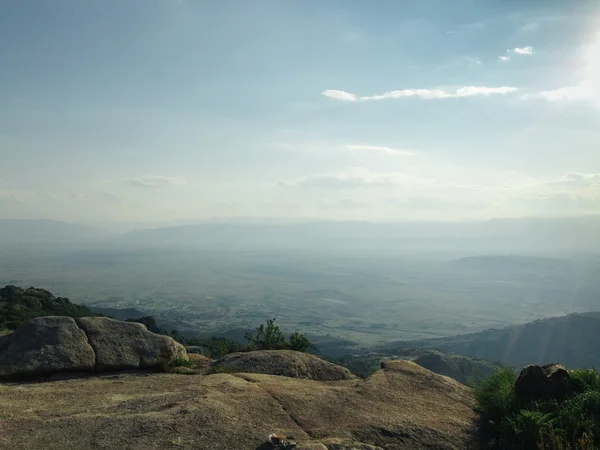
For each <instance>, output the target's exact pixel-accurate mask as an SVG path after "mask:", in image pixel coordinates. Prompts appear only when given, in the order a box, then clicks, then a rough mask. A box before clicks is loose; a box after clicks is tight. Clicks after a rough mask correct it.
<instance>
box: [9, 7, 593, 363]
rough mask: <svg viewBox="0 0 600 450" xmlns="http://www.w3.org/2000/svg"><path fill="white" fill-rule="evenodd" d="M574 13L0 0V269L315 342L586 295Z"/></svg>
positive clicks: (451, 323)
mask: <svg viewBox="0 0 600 450" xmlns="http://www.w3.org/2000/svg"><path fill="white" fill-rule="evenodd" d="M598 30H600V9H599V8H598V2H596V1H584V0H578V1H571V2H565V1H562V0H561V1H558V0H543V1H542V0H530V1H526V2H523V1H522V2H517V1H508V0H480V1H473V0H469V1H467V0H455V1H449V0H426V1H425V0H423V1H416V0H415V1H399V0H389V1H385V0H380V1H377V2H366V1H358V0H356V1H354V0H331V1H326V2H323V1H316V0H315V1H313V0H303V1H281V0H252V1H250V0H228V1H200V0H198V1H195V0H118V1H117V0H102V1H95V2H91V1H75V0H52V1H50V0H39V1H36V2H33V1H9V0H4V1H0V105H1V106H0V286H3V285H8V284H12V285H18V286H22V287H29V286H36V287H39V288H44V289H48V290H50V291H51V292H52V293H54V294H55V295H61V296H67V297H69V298H71V300H72V301H74V302H76V303H82V304H86V305H88V306H91V307H93V308H103V309H102V310H103V311H105V309H104V308H109V309H110V310H111V311H113V312H114V309H115V308H117V309H123V308H129V310H130V311H131V308H135V309H134V310H133V312H132V314H139V315H148V314H150V315H152V316H154V317H155V318H157V320H158V322H159V324H160V325H161V326H162V327H165V329H172V328H171V327H173V328H176V329H178V330H180V331H182V332H189V333H191V334H194V333H196V334H197V333H206V335H207V336H213V335H221V334H226V333H230V334H231V333H233V334H232V335H234V336H235V332H239V331H240V330H247V329H248V328H249V327H254V326H256V325H258V324H260V323H263V322H264V320H265V319H267V318H271V317H276V318H277V319H278V323H281V324H282V326H283V328H284V329H285V330H286V331H288V330H294V329H298V330H301V331H302V332H306V333H308V334H309V336H310V337H311V339H313V340H314V341H315V342H317V343H318V345H319V346H320V348H324V347H329V348H330V349H331V348H333V347H335V345H337V346H338V347H337V350H336V351H338V352H339V351H341V350H340V349H339V347H340V341H339V340H345V341H342V342H344V343H345V345H346V344H347V345H349V346H355V347H357V346H360V345H371V344H373V343H375V342H379V341H385V342H389V341H391V340H397V339H402V340H410V339H417V338H419V339H421V338H429V337H444V336H451V335H456V334H460V333H467V332H471V331H479V330H485V329H488V328H490V327H502V326H505V325H510V324H519V323H524V322H527V321H531V320H535V319H539V318H543V317H554V316H561V315H564V314H569V313H574V312H588V311H597V310H598V308H599V306H600V298H599V297H598V292H600V65H599V64H600V63H599V61H600V33H599V31H598ZM115 314H117V313H115ZM119 314H121V313H119ZM119 317H120V316H119ZM242 335H243V334H242ZM238 336H239V333H238ZM336 343H337V344H336Z"/></svg>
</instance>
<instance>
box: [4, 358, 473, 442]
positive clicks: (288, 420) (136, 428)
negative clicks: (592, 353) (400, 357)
mask: <svg viewBox="0 0 600 450" xmlns="http://www.w3.org/2000/svg"><path fill="white" fill-rule="evenodd" d="M0 391H1V392H2V401H3V407H2V408H0V447H2V448H11V449H30V448H47V449H82V448H86V449H101V448H114V449H117V448H118V449H124V450H125V449H166V448H181V449H194V450H203V449H204V450H215V449H219V450H228V449H231V450H240V449H244V450H246V449H248V450H254V449H256V450H259V449H263V450H266V449H272V448H274V447H273V446H271V445H270V444H268V443H266V440H267V436H268V435H269V434H271V433H277V434H281V435H283V436H284V437H288V436H289V437H290V438H293V440H294V441H295V442H296V443H297V446H296V449H297V450H327V449H329V450H334V449H335V450H350V449H363V450H380V449H383V448H385V449H389V450H393V449H413V450H417V449H432V448H435V449H439V450H444V449H448V450H450V449H462V448H473V447H472V445H471V444H472V440H473V436H474V427H475V420H476V414H475V412H474V410H473V408H474V399H473V396H472V394H471V392H470V390H469V389H468V388H467V387H466V386H463V385H461V384H459V383H457V382H455V381H453V380H450V379H449V378H446V377H441V376H438V375H435V374H433V373H432V372H429V371H428V370H425V369H423V368H421V367H419V366H417V365H415V364H413V363H410V362H401V361H400V362H394V363H388V364H387V365H386V366H385V367H384V368H383V370H380V371H378V372H377V373H375V374H374V375H372V376H371V377H370V378H368V379H367V380H341V381H332V382H321V381H313V380H308V379H296V378H288V377H280V376H273V375H263V374H242V373H238V374H224V373H218V374H213V375H176V374H144V373H136V374H119V375H109V376H95V377H91V378H84V379H65V380H55V381H50V382H46V383H41V384H26V385H19V384H4V385H2V384H0ZM24 430H26V432H24Z"/></svg>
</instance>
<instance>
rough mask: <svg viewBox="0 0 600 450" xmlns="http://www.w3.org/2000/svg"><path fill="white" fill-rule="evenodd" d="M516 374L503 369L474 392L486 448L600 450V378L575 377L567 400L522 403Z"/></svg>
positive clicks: (592, 374) (578, 373)
mask: <svg viewBox="0 0 600 450" xmlns="http://www.w3.org/2000/svg"><path fill="white" fill-rule="evenodd" d="M516 377H517V373H516V372H515V371H514V370H512V369H508V368H504V369H500V370H498V371H497V372H495V373H494V374H493V375H492V376H490V377H489V378H488V379H486V380H484V381H483V382H482V383H480V384H479V385H478V386H476V387H475V388H474V394H475V397H476V399H477V405H478V410H479V412H480V414H481V422H480V431H481V438H482V440H483V444H484V446H485V448H489V449H509V448H510V449H515V450H529V449H532V450H537V449H541V450H592V449H597V448H600V374H599V373H598V372H597V371H595V370H589V369H585V370H584V369H581V370H575V371H573V372H572V373H571V377H570V379H569V387H570V389H569V393H568V395H567V396H566V398H556V399H551V400H548V401H544V402H534V401H520V400H519V398H518V397H517V395H516V394H515V390H514V383H515V380H516Z"/></svg>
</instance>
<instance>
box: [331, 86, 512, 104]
mask: <svg viewBox="0 0 600 450" xmlns="http://www.w3.org/2000/svg"><path fill="white" fill-rule="evenodd" d="M517 90H518V89H517V88H516V87H510V86H501V87H487V86H466V87H462V88H460V89H457V90H456V91H454V92H447V91H444V90H442V89H403V90H398V91H389V92H384V93H383V94H377V95H371V96H363V97H359V96H357V95H356V94H353V93H350V92H345V91H338V90H326V91H324V92H323V93H322V94H323V95H324V96H325V97H329V98H333V99H335V100H341V101H351V102H356V101H369V100H387V99H398V98H404V97H419V98H422V99H426V100H431V99H447V98H462V97H474V96H479V95H506V94H509V93H511V92H516V91H517Z"/></svg>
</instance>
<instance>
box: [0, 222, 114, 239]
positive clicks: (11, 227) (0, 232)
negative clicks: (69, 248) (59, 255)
mask: <svg viewBox="0 0 600 450" xmlns="http://www.w3.org/2000/svg"><path fill="white" fill-rule="evenodd" d="M111 236H112V233H110V232H108V231H105V230H103V229H101V228H96V227H92V226H89V225H82V224H78V223H67V222H60V221H57V220H17V219H0V243H3V244H4V243H7V244H8V243H10V244H60V243H69V242H89V241H92V242H93V241H98V240H101V239H108V238H110V237H111Z"/></svg>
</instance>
